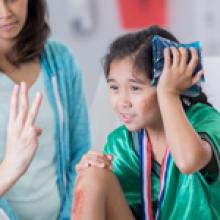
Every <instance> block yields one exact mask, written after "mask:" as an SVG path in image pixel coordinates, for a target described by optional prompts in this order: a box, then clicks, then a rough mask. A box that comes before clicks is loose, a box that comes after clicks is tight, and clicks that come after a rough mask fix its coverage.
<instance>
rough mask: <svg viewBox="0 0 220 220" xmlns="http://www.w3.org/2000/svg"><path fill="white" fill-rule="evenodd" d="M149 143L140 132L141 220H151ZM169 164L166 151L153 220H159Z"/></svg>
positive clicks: (144, 133) (168, 153)
mask: <svg viewBox="0 0 220 220" xmlns="http://www.w3.org/2000/svg"><path fill="white" fill-rule="evenodd" d="M151 159H152V157H151V143H150V140H149V138H148V137H147V134H146V132H145V131H144V129H142V130H141V131H140V160H141V188H142V211H143V213H142V215H143V217H142V219H143V220H153V219H154V217H153V209H152V195H151V193H152V191H151V190H152V188H151ZM169 164H170V152H169V150H168V148H167V149H166V152H165V156H164V159H163V163H162V168H161V174H160V191H159V195H158V206H157V213H156V217H155V220H159V217H160V211H161V205H162V202H163V199H164V190H165V187H166V179H167V172H168V169H169Z"/></svg>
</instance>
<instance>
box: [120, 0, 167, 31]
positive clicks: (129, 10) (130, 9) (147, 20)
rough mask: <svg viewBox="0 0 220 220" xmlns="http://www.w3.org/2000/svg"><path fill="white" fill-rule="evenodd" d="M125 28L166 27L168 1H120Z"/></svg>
mask: <svg viewBox="0 0 220 220" xmlns="http://www.w3.org/2000/svg"><path fill="white" fill-rule="evenodd" d="M118 5H119V12H120V16H121V23H122V26H123V27H124V28H126V29H127V28H142V27H146V26H148V25H152V24H157V25H160V26H164V25H166V0H118Z"/></svg>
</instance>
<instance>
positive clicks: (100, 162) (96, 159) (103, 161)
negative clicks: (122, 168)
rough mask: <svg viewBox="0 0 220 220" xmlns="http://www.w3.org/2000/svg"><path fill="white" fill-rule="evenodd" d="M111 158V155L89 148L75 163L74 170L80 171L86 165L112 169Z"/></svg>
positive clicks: (85, 167) (86, 166)
mask: <svg viewBox="0 0 220 220" xmlns="http://www.w3.org/2000/svg"><path fill="white" fill-rule="evenodd" d="M112 160H113V156H112V155H106V154H103V153H101V152H98V151H95V150H90V151H89V152H88V153H87V154H86V155H84V156H83V158H82V159H81V161H80V162H79V163H78V164H77V165H76V172H77V173H80V172H81V171H83V170H85V169H87V168H88V167H97V168H102V169H108V170H112Z"/></svg>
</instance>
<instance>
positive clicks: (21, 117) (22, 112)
mask: <svg viewBox="0 0 220 220" xmlns="http://www.w3.org/2000/svg"><path fill="white" fill-rule="evenodd" d="M19 104H20V108H19V114H18V123H19V126H20V127H23V126H24V124H25V121H26V118H27V114H28V108H29V104H28V88H27V85H26V83H25V82H21V86H20V103H19Z"/></svg>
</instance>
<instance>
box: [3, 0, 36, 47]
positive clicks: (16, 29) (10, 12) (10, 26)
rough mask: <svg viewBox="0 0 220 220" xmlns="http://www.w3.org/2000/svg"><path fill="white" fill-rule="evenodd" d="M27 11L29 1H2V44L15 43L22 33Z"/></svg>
mask: <svg viewBox="0 0 220 220" xmlns="http://www.w3.org/2000/svg"><path fill="white" fill-rule="evenodd" d="M36 1H37V0H36ZM27 10H28V0H0V44H1V43H5V42H6V41H9V42H11V41H13V40H14V38H15V37H16V36H17V35H18V34H19V33H20V32H21V30H22V29H23V27H24V24H25V22H26V18H27Z"/></svg>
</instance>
